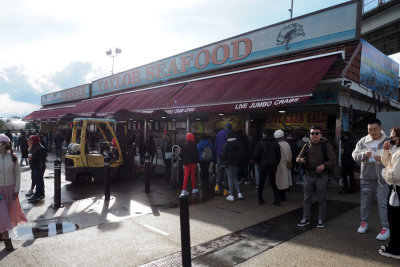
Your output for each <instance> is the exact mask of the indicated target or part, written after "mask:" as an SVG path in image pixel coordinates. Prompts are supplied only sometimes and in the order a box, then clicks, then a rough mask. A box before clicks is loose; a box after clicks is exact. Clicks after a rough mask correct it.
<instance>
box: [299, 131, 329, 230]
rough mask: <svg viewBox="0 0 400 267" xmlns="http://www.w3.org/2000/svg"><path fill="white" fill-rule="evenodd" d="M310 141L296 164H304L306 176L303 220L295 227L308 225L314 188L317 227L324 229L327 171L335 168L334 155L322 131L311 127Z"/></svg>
mask: <svg viewBox="0 0 400 267" xmlns="http://www.w3.org/2000/svg"><path fill="white" fill-rule="evenodd" d="M310 139H311V141H310V142H309V143H307V144H305V145H304V146H303V149H302V150H301V151H300V154H299V155H298V156H297V159H296V162H298V163H302V164H304V167H305V172H306V176H305V178H304V187H303V190H304V201H303V219H302V220H301V221H300V222H299V223H298V224H297V226H300V227H304V226H306V225H308V224H310V222H309V218H310V211H311V203H312V196H313V190H314V187H315V188H316V192H317V195H318V198H319V208H318V224H317V227H319V228H321V227H325V220H326V210H327V201H326V191H327V187H328V169H332V168H334V167H335V166H336V155H335V152H334V151H333V149H332V146H331V145H330V144H329V143H328V140H327V139H326V138H322V129H321V127H319V126H313V127H311V129H310Z"/></svg>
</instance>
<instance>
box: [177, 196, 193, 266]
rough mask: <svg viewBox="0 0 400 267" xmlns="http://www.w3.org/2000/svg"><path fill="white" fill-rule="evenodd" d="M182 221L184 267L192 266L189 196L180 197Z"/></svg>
mask: <svg viewBox="0 0 400 267" xmlns="http://www.w3.org/2000/svg"><path fill="white" fill-rule="evenodd" d="M179 206H180V220H181V249H182V266H183V267H190V266H192V261H191V252H190V225H189V198H188V196H180V197H179Z"/></svg>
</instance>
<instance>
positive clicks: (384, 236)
mask: <svg viewBox="0 0 400 267" xmlns="http://www.w3.org/2000/svg"><path fill="white" fill-rule="evenodd" d="M389 238H390V230H389V228H385V227H383V228H382V230H381V232H380V233H379V234H378V235H377V236H376V239H378V240H381V241H385V240H388V239H389Z"/></svg>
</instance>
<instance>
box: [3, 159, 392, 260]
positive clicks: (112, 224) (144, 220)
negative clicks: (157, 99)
mask: <svg viewBox="0 0 400 267" xmlns="http://www.w3.org/2000/svg"><path fill="white" fill-rule="evenodd" d="M48 159H49V163H48V169H47V170H46V173H45V187H46V199H45V201H44V202H42V203H40V204H38V205H36V206H33V205H31V204H30V203H28V202H27V199H26V197H25V192H26V191H27V190H28V189H29V187H30V172H29V170H28V168H27V167H22V171H23V175H22V181H21V190H22V192H21V194H20V199H21V203H22V207H23V209H24V211H25V212H26V214H27V216H28V219H29V222H28V223H26V224H23V225H20V226H18V227H17V228H15V229H14V234H15V238H16V241H14V245H15V247H16V250H15V251H13V252H11V253H7V252H6V251H5V250H0V266H140V265H145V264H148V266H149V265H151V266H173V262H168V261H166V260H168V259H169V260H171V259H174V257H173V256H174V255H178V262H179V251H180V250H181V248H180V224H179V207H178V206H179V202H178V195H179V193H180V190H179V188H168V187H167V186H166V185H165V184H164V182H163V180H162V178H161V177H156V178H155V179H152V181H151V193H150V194H145V193H144V181H143V180H133V181H124V182H122V181H120V182H119V181H114V182H113V183H112V184H111V198H112V199H111V200H110V201H109V202H107V201H104V199H103V195H104V192H103V191H104V189H103V185H102V184H97V185H87V186H72V185H70V184H69V183H68V182H65V180H64V178H63V176H62V202H63V203H64V207H62V208H60V209H58V210H54V209H53V208H52V207H51V204H52V203H53V199H52V197H53V176H54V173H53V167H52V160H54V155H53V154H52V153H50V155H49V158H48ZM241 186H242V188H243V194H244V197H245V200H243V201H239V200H235V201H234V202H233V203H232V202H228V201H226V200H225V198H224V197H221V196H215V197H213V196H212V195H208V194H205V198H204V199H198V198H197V199H193V198H192V199H191V206H190V229H191V246H192V259H193V261H192V264H193V266H231V265H233V264H237V263H239V265H240V266H378V265H380V266H398V264H399V262H398V261H396V260H394V259H393V260H392V259H388V258H384V257H382V256H380V255H379V254H378V249H379V247H380V245H381V244H384V242H380V241H377V240H376V239H375V237H376V235H377V234H378V232H379V230H380V225H379V219H378V218H379V216H378V212H377V208H376V205H373V210H372V212H371V216H370V221H369V226H370V230H369V231H368V232H367V233H366V234H363V235H360V234H358V233H357V227H358V224H359V206H358V203H359V194H354V195H338V194H337V191H338V188H336V187H335V186H330V187H329V194H328V199H329V200H330V203H332V205H331V204H329V205H328V208H330V210H331V212H330V215H331V216H332V218H330V219H329V220H328V221H327V223H326V227H325V228H322V229H320V228H318V229H317V228H315V225H313V226H311V227H310V228H309V229H306V230H304V231H303V230H302V231H303V232H300V233H299V232H298V231H299V230H298V228H297V226H296V224H297V222H298V220H299V219H300V218H296V217H297V216H298V214H297V213H296V212H298V210H299V209H300V210H301V206H302V188H301V187H300V186H295V187H294V188H293V190H292V192H291V194H290V195H289V196H288V201H287V202H283V203H282V206H281V207H276V206H273V205H272V204H271V202H272V194H271V189H270V188H269V187H266V189H265V193H264V194H265V200H266V201H267V204H266V205H263V206H260V205H258V202H257V194H256V189H255V186H254V185H252V184H251V185H241ZM335 203H336V204H335ZM340 203H343V205H344V206H346V207H348V208H347V211H345V210H344V211H341V213H337V214H338V215H335V216H334V214H333V213H334V212H333V209H334V208H335V205H337V204H340ZM334 204H335V205H334ZM343 205H342V206H343ZM339 208H340V205H339ZM312 213H313V214H314V215H315V213H316V210H315V209H313V210H312ZM279 218H281V219H279ZM280 220H281V221H280ZM292 220H293V221H292ZM257 224H260V225H259V226H258V230H257V231H256V230H254V229H256V228H254V227H253V228H251V227H252V226H254V225H257ZM249 227H250V228H249ZM273 227H275V228H273ZM32 229H33V230H32ZM246 229H247V230H246ZM260 231H261V232H260ZM293 231H297V232H296V235H295V236H293V237H289V239H287V237H286V233H288V232H292V233H293ZM260 233H261V234H260ZM41 236H43V237H41ZM276 238H278V239H279V240H281V241H279V242H277V241H276V240H277V239H276ZM271 240H272V241H273V242H272V241H271ZM0 249H1V248H0ZM256 250H258V251H257V252H255V251H256ZM175 260H176V256H175ZM150 263H151V264H150Z"/></svg>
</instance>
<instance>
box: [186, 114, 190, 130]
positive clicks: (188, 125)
mask: <svg viewBox="0 0 400 267" xmlns="http://www.w3.org/2000/svg"><path fill="white" fill-rule="evenodd" d="M186 132H187V133H190V118H189V115H188V116H187V118H186Z"/></svg>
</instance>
